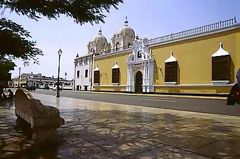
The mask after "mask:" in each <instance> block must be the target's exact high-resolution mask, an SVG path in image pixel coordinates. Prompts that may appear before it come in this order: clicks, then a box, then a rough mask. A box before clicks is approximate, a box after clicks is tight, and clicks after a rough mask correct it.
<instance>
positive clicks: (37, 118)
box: [15, 89, 64, 145]
mask: <svg viewBox="0 0 240 159" xmlns="http://www.w3.org/2000/svg"><path fill="white" fill-rule="evenodd" d="M15 114H16V116H17V123H19V124H20V125H23V124H24V125H29V126H30V127H31V129H32V138H33V140H34V141H35V143H36V144H41V145H42V144H44V145H46V144H50V143H54V142H55V141H56V134H57V133H56V129H57V128H58V127H60V126H61V125H62V124H64V119H62V118H61V117H60V113H59V111H58V109H57V108H54V107H51V106H45V105H43V104H42V103H41V102H40V100H37V99H34V98H33V97H32V95H31V94H30V93H29V92H28V91H27V90H26V89H18V90H17V91H16V93H15Z"/></svg>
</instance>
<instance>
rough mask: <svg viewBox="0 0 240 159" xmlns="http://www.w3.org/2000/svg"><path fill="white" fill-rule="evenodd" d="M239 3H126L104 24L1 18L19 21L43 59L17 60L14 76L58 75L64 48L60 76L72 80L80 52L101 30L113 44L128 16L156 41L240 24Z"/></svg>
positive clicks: (231, 0)
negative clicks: (227, 23)
mask: <svg viewBox="0 0 240 159" xmlns="http://www.w3.org/2000/svg"><path fill="white" fill-rule="evenodd" d="M239 6H240V0H141V1H140V0H124V3H123V4H120V5H119V6H118V7H119V9H118V10H115V9H111V11H110V13H107V14H106V15H107V17H106V18H105V23H104V24H95V25H91V24H84V25H82V26H81V25H80V24H76V23H74V21H73V19H71V18H67V17H65V16H62V17H61V18H59V19H57V20H54V19H52V20H49V19H47V18H42V19H40V20H39V21H35V20H32V19H29V18H27V17H25V16H18V15H16V14H15V13H9V12H5V13H4V14H3V15H2V16H3V17H6V18H9V19H12V20H14V21H16V22H17V23H18V24H21V25H23V27H24V28H25V29H27V30H28V31H30V32H31V35H32V40H34V41H36V42H37V47H39V48H40V49H41V50H42V51H43V53H44V54H45V55H44V56H42V57H40V60H39V61H40V65H36V64H32V63H31V64H30V66H23V61H21V60H16V61H15V63H16V64H17V67H15V70H14V71H12V77H16V76H18V70H19V69H18V68H19V67H21V72H22V73H30V72H33V73H42V74H43V75H46V76H55V77H56V76H57V65H58V54H57V52H58V50H59V49H62V50H63V54H62V57H61V76H62V77H63V76H64V73H65V72H67V78H68V79H72V78H73V72H74V71H73V70H74V58H75V57H76V54H77V53H78V54H79V55H80V56H81V55H86V54H87V44H88V42H89V41H92V40H93V39H94V37H95V36H96V35H97V33H98V30H99V28H100V27H101V28H102V31H103V35H104V36H106V38H107V39H108V42H110V40H111V38H112V36H113V34H114V33H115V32H116V31H117V30H118V28H119V27H121V26H122V25H123V24H124V20H125V16H127V17H128V22H129V26H130V27H132V28H133V29H134V31H135V33H136V34H137V35H139V37H140V38H141V37H143V36H146V37H147V38H149V39H151V38H156V37H159V36H163V35H166V34H171V33H175V32H179V31H184V30H187V29H191V28H194V27H198V26H202V25H207V24H211V23H215V22H218V21H220V20H226V19H230V18H234V17H236V18H237V21H238V22H240V11H239Z"/></svg>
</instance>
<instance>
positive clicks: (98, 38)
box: [94, 29, 107, 43]
mask: <svg viewBox="0 0 240 159" xmlns="http://www.w3.org/2000/svg"><path fill="white" fill-rule="evenodd" d="M94 41H95V43H107V38H106V37H105V36H103V35H102V30H101V29H100V30H99V32H98V35H97V36H96V37H95V39H94Z"/></svg>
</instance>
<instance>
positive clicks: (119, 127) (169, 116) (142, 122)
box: [0, 93, 240, 159]
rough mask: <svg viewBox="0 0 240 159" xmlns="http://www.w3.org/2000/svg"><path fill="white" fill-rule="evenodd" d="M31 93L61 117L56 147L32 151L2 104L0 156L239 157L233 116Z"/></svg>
mask: <svg viewBox="0 0 240 159" xmlns="http://www.w3.org/2000/svg"><path fill="white" fill-rule="evenodd" d="M32 95H33V96H34V97H35V98H38V99H40V100H41V101H42V103H43V104H45V105H52V106H55V107H57V108H58V109H59V110H60V113H61V117H62V118H64V119H65V124H64V125H63V126H62V127H61V128H59V129H58V136H59V141H58V144H57V145H55V146H51V147H42V148H37V147H35V146H34V144H33V142H32V140H31V138H30V137H29V136H28V135H27V134H26V133H25V132H23V131H22V129H20V128H18V127H17V126H16V122H15V120H16V116H15V113H14V103H11V102H7V103H1V104H0V158H18V159H27V158H41V159H54V158H64V159H65V158H66V159H81V158H83V159H91V158H92V159H98V158H100V159H107V158H109V159H115V158H116V159H117V158H119V159H128V158H129V159H130V158H132V159H136V158H139V159H155V158H163V159H165V158H167V159H169V158H174V159H175V158H184V159H186V158H189V159H190V158H202V159H204V158H225V159H228V158H240V117H238V116H227V115H216V114H215V115H213V114H207V113H194V112H187V111H177V110H170V109H161V108H151V107H143V106H134V105H124V104H113V103H105V102H96V101H90V100H82V99H76V98H68V97H61V98H60V99H56V97H55V96H51V95H43V94H37V93H32ZM139 97H141V96H139ZM226 107H233V106H226ZM234 107H239V106H238V105H235V106H234Z"/></svg>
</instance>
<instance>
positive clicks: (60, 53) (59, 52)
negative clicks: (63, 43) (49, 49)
mask: <svg viewBox="0 0 240 159" xmlns="http://www.w3.org/2000/svg"><path fill="white" fill-rule="evenodd" d="M61 55H62V50H61V49H59V50H58V78H57V98H59V97H60V92H59V74H60V58H61Z"/></svg>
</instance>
